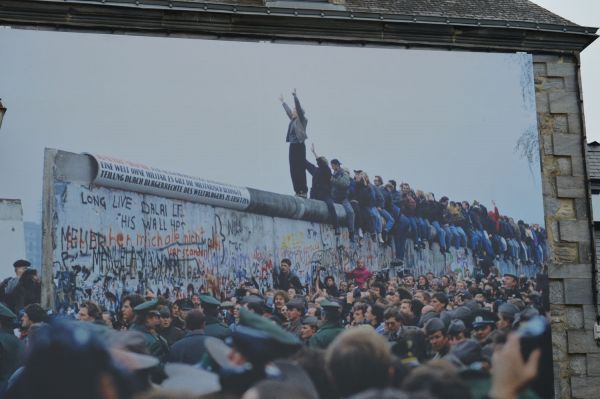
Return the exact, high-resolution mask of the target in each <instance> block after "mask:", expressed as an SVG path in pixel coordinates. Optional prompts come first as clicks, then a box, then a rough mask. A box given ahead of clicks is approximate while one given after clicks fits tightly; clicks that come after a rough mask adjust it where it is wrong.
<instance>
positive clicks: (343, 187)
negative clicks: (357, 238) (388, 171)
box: [330, 159, 355, 241]
mask: <svg viewBox="0 0 600 399" xmlns="http://www.w3.org/2000/svg"><path fill="white" fill-rule="evenodd" d="M330 163H331V169H333V175H332V177H331V197H332V199H333V202H335V203H336V204H341V205H342V206H343V207H344V210H345V211H346V224H347V225H348V235H349V237H350V241H354V224H355V214H354V209H353V208H352V205H351V204H350V201H349V200H348V194H349V190H350V184H351V179H350V172H349V171H348V170H347V169H344V168H342V165H341V163H340V161H339V160H338V159H332V160H331V162H330Z"/></svg>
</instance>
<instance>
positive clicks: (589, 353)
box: [533, 55, 600, 398]
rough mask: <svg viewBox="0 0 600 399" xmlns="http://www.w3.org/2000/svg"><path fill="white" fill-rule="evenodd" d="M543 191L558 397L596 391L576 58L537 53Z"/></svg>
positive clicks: (599, 368) (597, 353)
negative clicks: (549, 260) (550, 256)
mask: <svg viewBox="0 0 600 399" xmlns="http://www.w3.org/2000/svg"><path fill="white" fill-rule="evenodd" d="M533 61H534V78H535V87H536V101H537V113H538V123H539V131H540V146H541V156H542V175H543V195H544V207H545V214H546V225H547V229H548V241H549V244H550V246H551V249H552V251H551V252H552V256H553V258H552V259H551V264H550V266H549V277H550V302H551V317H552V341H553V356H554V370H555V381H554V384H555V396H556V397H557V398H598V397H600V393H599V391H598V389H599V388H598V387H599V386H600V347H599V346H598V345H596V342H595V340H594V337H593V328H594V323H595V319H596V312H595V310H594V306H593V305H592V246H591V243H592V242H593V241H592V237H591V230H590V226H591V215H590V214H589V209H590V208H589V201H590V193H589V185H588V183H587V177H586V167H585V162H586V161H585V143H586V139H585V129H584V127H583V123H582V121H583V117H582V103H581V90H580V81H579V74H578V71H579V66H578V59H577V57H575V56H567V55H565V56H558V55H556V56H555V55H552V56H548V55H535V56H534V58H533Z"/></svg>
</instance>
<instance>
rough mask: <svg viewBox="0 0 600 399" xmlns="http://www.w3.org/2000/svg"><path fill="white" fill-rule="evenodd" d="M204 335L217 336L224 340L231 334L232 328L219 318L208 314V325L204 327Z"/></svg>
mask: <svg viewBox="0 0 600 399" xmlns="http://www.w3.org/2000/svg"><path fill="white" fill-rule="evenodd" d="M204 335H206V336H208V337H215V338H219V339H222V340H224V339H225V338H227V337H230V336H231V330H230V329H229V327H227V326H226V325H225V324H223V323H221V322H220V321H219V319H217V318H216V317H214V316H208V315H207V316H206V326H205V327H204Z"/></svg>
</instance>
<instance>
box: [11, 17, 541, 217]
mask: <svg viewBox="0 0 600 399" xmlns="http://www.w3.org/2000/svg"><path fill="white" fill-rule="evenodd" d="M0 48H2V49H3V50H2V52H3V62H2V63H0V87H1V88H2V97H3V98H4V99H5V102H6V104H7V106H8V108H9V111H8V113H7V116H6V118H5V121H4V125H3V126H2V131H1V133H0V151H1V154H0V155H1V156H0V181H2V182H3V188H2V196H4V197H9V198H11V197H12V198H22V200H23V204H24V211H25V215H24V217H25V220H38V218H39V209H40V198H41V182H42V167H43V148H44V147H51V148H58V149H63V150H68V151H73V152H77V153H81V152H90V153H99V154H104V155H109V156H114V157H117V158H123V159H127V160H131V161H138V162H143V163H146V164H148V165H150V166H155V167H159V168H163V169H167V170H173V171H178V172H184V173H188V174H190V175H194V176H198V177H202V178H206V179H213V180H216V181H221V182H224V183H230V184H235V185H240V186H248V187H254V188H259V189H263V190H267V191H273V192H279V193H288V194H293V190H292V187H291V182H290V179H289V171H288V161H287V152H288V146H287V144H286V143H285V133H286V130H287V124H288V120H287V117H286V115H285V113H284V111H283V109H282V107H281V105H280V103H279V101H278V99H277V98H278V96H279V94H281V93H283V94H284V96H285V97H286V99H288V101H291V94H290V93H291V91H292V90H293V88H294V87H295V88H297V89H298V95H299V98H300V99H301V101H302V103H303V105H304V108H305V110H306V114H307V117H308V120H309V124H308V135H309V141H308V142H309V143H311V142H314V143H316V145H317V150H318V151H319V153H320V154H324V155H326V156H328V157H329V158H332V157H336V158H339V159H340V160H341V161H342V163H343V164H344V165H345V166H347V167H348V168H351V169H352V168H360V169H364V170H366V171H367V172H368V173H369V174H370V175H371V177H372V176H373V175H375V174H380V175H382V176H383V177H384V179H391V178H394V179H396V180H398V181H407V182H409V183H410V184H411V185H412V186H413V187H414V188H415V189H423V190H425V191H433V192H434V193H436V195H437V196H438V198H439V197H441V196H442V195H447V196H449V197H450V198H452V199H456V200H463V199H466V200H470V201H472V200H475V199H477V200H479V201H481V202H483V203H484V204H486V205H488V206H489V205H490V203H491V201H492V200H496V201H497V203H498V206H499V207H500V211H501V212H503V213H506V214H509V215H511V216H514V217H515V218H519V219H525V220H527V221H529V222H537V223H540V222H542V220H543V216H542V206H541V189H540V181H539V180H540V179H539V164H538V165H534V167H533V168H532V170H531V171H530V169H529V168H528V164H527V162H526V161H525V160H523V159H521V158H519V155H518V154H517V153H515V151H514V148H515V145H516V142H517V140H518V138H519V137H520V136H521V135H522V134H523V132H524V131H527V130H528V129H536V121H535V109H534V107H533V86H532V82H531V79H532V76H531V65H530V57H529V56H528V55H523V54H521V55H507V54H487V53H468V52H464V53H463V52H447V51H419V50H410V51H409V50H398V49H376V48H366V49H365V48H349V47H338V46H334V47H331V46H307V45H281V44H272V43H248V42H241V43H240V42H225V41H206V40H194V39H167V38H148V37H133V36H116V35H95V34H74V33H57V32H44V31H29V30H10V29H2V30H0ZM309 159H312V156H311V155H309Z"/></svg>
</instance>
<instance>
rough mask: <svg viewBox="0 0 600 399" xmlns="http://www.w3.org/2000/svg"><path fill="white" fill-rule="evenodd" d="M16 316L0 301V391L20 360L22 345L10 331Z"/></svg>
mask: <svg viewBox="0 0 600 399" xmlns="http://www.w3.org/2000/svg"><path fill="white" fill-rule="evenodd" d="M16 318H17V316H16V315H15V314H14V313H13V312H12V311H11V310H10V309H9V308H7V307H6V306H4V305H3V304H1V303H0V392H3V391H4V388H5V386H6V382H7V381H8V379H9V377H10V376H11V375H12V373H13V372H14V371H15V370H16V369H17V368H19V366H20V365H21V361H22V354H23V345H22V344H21V341H19V339H18V338H17V337H16V336H15V334H14V333H13V331H12V324H13V322H14V321H15V320H16Z"/></svg>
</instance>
